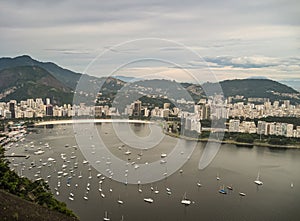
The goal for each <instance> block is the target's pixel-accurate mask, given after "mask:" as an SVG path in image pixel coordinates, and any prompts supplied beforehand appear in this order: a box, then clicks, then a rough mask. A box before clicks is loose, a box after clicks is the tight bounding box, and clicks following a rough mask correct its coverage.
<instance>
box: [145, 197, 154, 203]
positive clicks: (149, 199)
mask: <svg viewBox="0 0 300 221" xmlns="http://www.w3.org/2000/svg"><path fill="white" fill-rule="evenodd" d="M144 201H145V202H147V203H153V201H154V200H153V199H152V198H144Z"/></svg>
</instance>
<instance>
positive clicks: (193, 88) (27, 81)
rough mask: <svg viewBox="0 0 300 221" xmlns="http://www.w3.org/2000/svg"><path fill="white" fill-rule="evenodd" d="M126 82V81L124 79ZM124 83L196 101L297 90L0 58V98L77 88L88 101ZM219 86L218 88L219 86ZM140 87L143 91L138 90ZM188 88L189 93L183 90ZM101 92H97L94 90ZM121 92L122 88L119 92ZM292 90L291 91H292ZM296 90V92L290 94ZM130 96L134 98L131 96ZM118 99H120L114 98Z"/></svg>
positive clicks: (284, 95)
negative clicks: (110, 73) (100, 73)
mask: <svg viewBox="0 0 300 221" xmlns="http://www.w3.org/2000/svg"><path fill="white" fill-rule="evenodd" d="M79 79H80V80H82V81H80V82H84V84H81V83H80V84H78V82H79ZM126 82H128V83H126ZM125 85H126V87H127V90H129V91H131V94H134V93H135V94H136V96H137V97H136V99H138V96H140V93H142V94H143V93H144V94H145V95H146V94H153V95H154V94H157V95H160V96H165V97H168V98H172V99H173V100H180V99H182V98H183V99H185V100H190V98H192V99H193V100H194V101H198V100H199V99H200V98H204V97H206V96H207V94H208V95H213V94H215V93H220V92H223V94H224V96H225V97H229V96H236V95H240V96H243V97H244V98H270V100H271V101H274V100H285V99H289V100H291V101H292V102H293V103H300V99H299V97H300V95H299V92H298V91H296V90H295V89H293V88H291V87H289V86H287V85H284V84H282V83H279V82H276V81H273V80H270V79H265V78H260V79H257V78H249V79H235V80H225V81H221V82H219V83H209V82H207V83H204V84H203V85H196V84H192V83H179V82H174V81H169V80H162V79H161V80H159V79H154V80H144V79H137V78H131V77H126V76H115V77H102V78H97V77H93V76H89V75H86V74H84V75H82V74H80V73H75V72H72V71H70V70H67V69H64V68H61V67H59V66H58V65H56V64H54V63H51V62H40V61H37V60H34V59H32V58H31V57H29V56H27V55H24V56H19V57H16V58H0V93H1V94H0V100H1V101H8V100H10V99H17V100H21V99H27V98H36V97H41V98H45V97H52V98H54V102H56V103H58V104H62V103H72V101H73V91H75V88H77V91H78V92H79V93H76V97H75V98H76V99H75V101H76V102H75V103H80V102H84V103H86V104H92V103H94V101H95V98H96V97H97V96H98V97H99V96H102V98H103V99H105V97H106V98H109V99H110V100H113V99H114V98H115V96H116V94H117V93H118V90H120V89H121V88H123V87H124V86H125ZM220 86H221V88H222V90H220V89H221V88H220ZM141 88H144V89H143V90H144V92H141ZM187 91H188V93H189V94H187V93H186V92H187ZM99 92H101V94H98V93H99ZM122 93H124V91H123V92H122ZM292 94H293V95H292ZM295 94H297V95H296V96H294V95H295ZM130 98H132V99H135V96H131V97H130ZM118 102H121V101H118Z"/></svg>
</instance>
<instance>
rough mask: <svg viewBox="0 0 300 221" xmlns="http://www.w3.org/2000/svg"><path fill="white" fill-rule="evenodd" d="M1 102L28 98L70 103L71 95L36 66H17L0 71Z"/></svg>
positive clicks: (67, 89)
mask: <svg viewBox="0 0 300 221" xmlns="http://www.w3.org/2000/svg"><path fill="white" fill-rule="evenodd" d="M0 93H1V97H2V99H1V100H2V101H9V100H26V99H28V98H46V97H49V98H51V99H52V101H53V103H57V104H63V103H71V102H72V98H73V93H72V90H71V88H69V87H68V86H65V85H64V84H63V83H61V82H60V81H59V80H57V79H56V78H55V77H53V75H52V74H50V73H49V72H48V71H46V70H45V69H43V68H41V67H38V66H18V67H13V68H6V69H3V70H1V71H0Z"/></svg>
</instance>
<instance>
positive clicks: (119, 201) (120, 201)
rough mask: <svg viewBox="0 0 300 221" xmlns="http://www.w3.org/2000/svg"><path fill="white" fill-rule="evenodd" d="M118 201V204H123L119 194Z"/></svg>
mask: <svg viewBox="0 0 300 221" xmlns="http://www.w3.org/2000/svg"><path fill="white" fill-rule="evenodd" d="M118 203H119V204H123V203H124V202H123V200H121V198H120V196H119V199H118Z"/></svg>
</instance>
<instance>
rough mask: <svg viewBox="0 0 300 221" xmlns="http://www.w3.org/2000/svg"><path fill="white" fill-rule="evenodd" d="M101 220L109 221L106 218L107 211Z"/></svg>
mask: <svg viewBox="0 0 300 221" xmlns="http://www.w3.org/2000/svg"><path fill="white" fill-rule="evenodd" d="M103 220H105V221H109V220H110V218H108V216H107V211H105V215H104V217H103Z"/></svg>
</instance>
